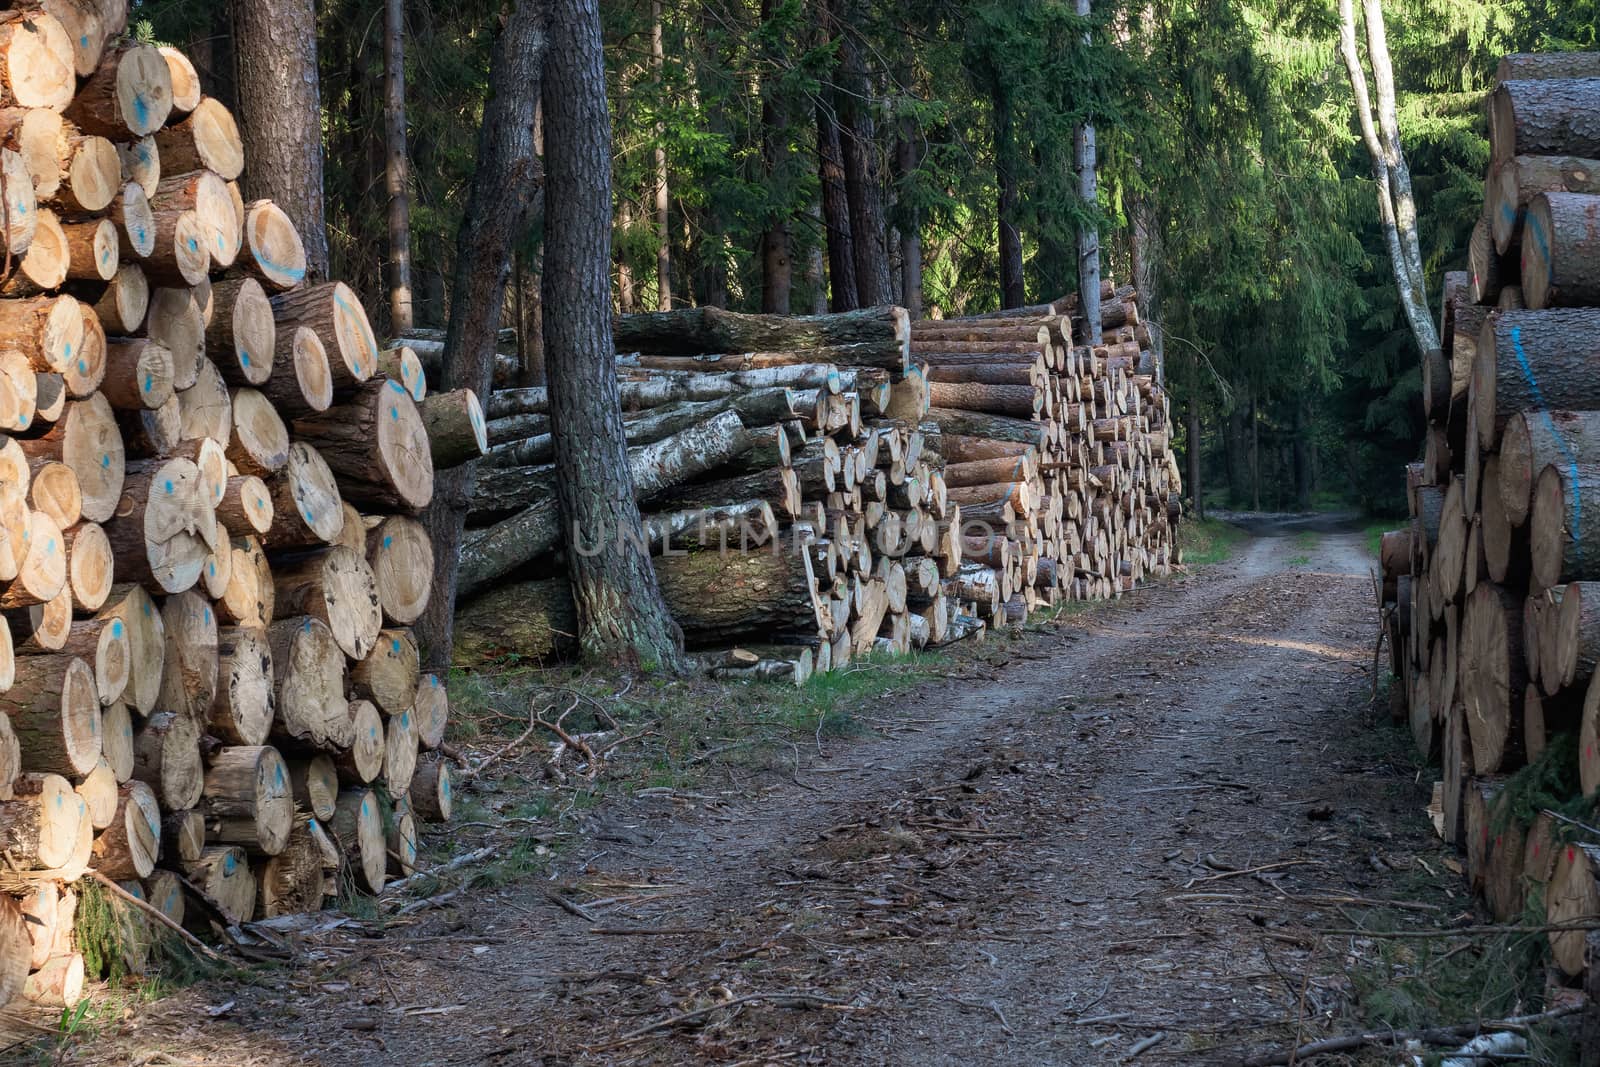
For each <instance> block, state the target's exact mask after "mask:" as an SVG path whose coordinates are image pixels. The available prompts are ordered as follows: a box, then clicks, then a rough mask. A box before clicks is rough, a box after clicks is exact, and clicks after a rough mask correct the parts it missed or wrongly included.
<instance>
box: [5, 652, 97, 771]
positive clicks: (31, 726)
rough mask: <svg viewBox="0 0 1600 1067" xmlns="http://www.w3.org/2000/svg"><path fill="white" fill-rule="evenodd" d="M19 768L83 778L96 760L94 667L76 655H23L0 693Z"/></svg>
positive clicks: (92, 767)
mask: <svg viewBox="0 0 1600 1067" xmlns="http://www.w3.org/2000/svg"><path fill="white" fill-rule="evenodd" d="M0 711H3V712H4V713H5V714H6V716H7V717H8V718H9V719H10V720H11V729H12V731H13V732H14V733H15V734H16V737H17V745H18V747H19V749H20V751H21V753H22V765H23V766H24V767H26V768H28V769H29V770H32V771H46V772H49V773H51V774H65V775H81V774H88V773H89V772H90V771H92V770H93V769H94V765H95V764H96V763H97V762H99V760H100V697H99V694H98V693H97V691H96V689H95V682H94V668H92V667H91V666H90V665H89V664H88V663H86V662H84V661H83V660H81V659H79V658H78V657H76V656H22V657H19V658H18V660H17V662H16V680H15V682H14V683H13V684H12V686H11V688H10V689H9V690H8V691H6V692H5V693H0Z"/></svg>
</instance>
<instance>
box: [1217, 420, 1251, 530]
mask: <svg viewBox="0 0 1600 1067" xmlns="http://www.w3.org/2000/svg"><path fill="white" fill-rule="evenodd" d="M1248 411H1249V408H1248V407H1246V406H1245V404H1244V403H1242V402H1241V403H1236V404H1235V405H1234V406H1233V408H1232V410H1230V411H1229V412H1228V425H1227V431H1226V432H1225V433H1224V434H1223V435H1222V447H1223V449H1224V451H1226V453H1227V460H1228V502H1229V504H1231V505H1234V506H1241V505H1242V504H1243V503H1244V501H1245V500H1246V499H1247V497H1246V490H1247V489H1248V488H1249V484H1250V470H1249V463H1248V460H1249V456H1248V454H1247V451H1246V449H1245V415H1246V413H1247V412H1248Z"/></svg>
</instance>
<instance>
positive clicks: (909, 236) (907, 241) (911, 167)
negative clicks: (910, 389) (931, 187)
mask: <svg viewBox="0 0 1600 1067" xmlns="http://www.w3.org/2000/svg"><path fill="white" fill-rule="evenodd" d="M915 136H916V130H915V128H914V126H913V124H912V121H911V119H910V118H906V117H903V118H901V119H900V135H899V137H898V139H897V140H896V141H895V148H894V160H895V171H896V172H897V174H898V176H899V178H900V182H901V185H902V187H904V186H906V185H907V184H908V183H909V182H910V181H911V178H912V175H914V174H915V173H916V170H917V144H916V141H915V140H914V138H915ZM900 220H901V223H900V229H901V233H900V306H901V307H903V308H905V309H906V311H907V313H908V314H910V316H911V319H912V321H913V322H915V321H916V320H917V319H920V318H922V213H921V212H920V211H918V210H917V207H916V205H915V204H906V203H905V202H904V200H902V201H901V210H900Z"/></svg>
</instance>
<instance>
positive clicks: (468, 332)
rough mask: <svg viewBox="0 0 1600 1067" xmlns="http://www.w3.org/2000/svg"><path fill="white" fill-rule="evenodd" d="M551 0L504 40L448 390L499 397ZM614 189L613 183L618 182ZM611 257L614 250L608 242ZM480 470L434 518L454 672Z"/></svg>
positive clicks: (462, 276)
mask: <svg viewBox="0 0 1600 1067" xmlns="http://www.w3.org/2000/svg"><path fill="white" fill-rule="evenodd" d="M545 6H546V5H545V3H544V0H517V2H516V5H515V6H514V7H513V8H512V9H511V12H510V14H509V15H508V16H507V18H506V20H505V22H504V23H503V24H502V26H501V29H500V33H499V36H498V37H497V39H496V40H495V43H494V49H493V54H492V58H491V59H490V65H489V87H490V91H489V100H488V104H487V105H486V106H485V107H484V111H483V124H482V126H481V127H480V128H479V130H478V162H477V169H476V170H475V171H474V172H473V178H472V186H471V188H470V190H469V191H468V194H467V207H466V213H465V214H464V215H463V217H462V220H461V230H460V233H459V234H458V235H457V238H456V247H457V257H456V275H455V282H454V290H453V293H454V299H453V300H452V301H451V304H450V323H449V326H448V328H447V330H446V332H445V355H444V361H443V362H444V368H443V369H444V375H443V377H444V388H445V390H450V389H461V388H467V389H472V390H474V391H475V392H476V393H477V394H478V395H479V396H482V397H487V396H488V395H489V393H490V386H491V376H492V372H493V370H494V354H495V340H496V337H497V335H498V334H499V332H500V314H501V306H502V304H503V303H504V296H505V288H506V279H507V277H508V275H509V274H510V272H511V249H512V246H513V245H514V244H515V242H516V241H517V239H518V238H519V237H520V236H521V235H522V233H523V230H524V228H525V225H526V222H527V219H528V212H529V210H530V207H531V206H532V203H533V200H534V197H535V194H536V192H537V190H538V178H539V160H538V155H537V153H536V150H535V141H534V117H535V112H536V110H537V104H538V101H539V92H540V86H541V81H542V77H543V73H544V57H545V44H546V30H545ZM608 188H609V183H608ZM607 247H608V250H609V244H608V246H607ZM476 468H477V463H476V462H472V463H464V464H462V465H461V466H459V467H453V468H450V469H449V470H442V471H439V472H437V474H436V475H435V478H434V493H433V503H432V504H431V505H430V506H429V508H428V510H427V512H426V513H425V521H426V523H427V526H428V533H429V534H430V535H431V536H432V538H433V552H434V573H435V574H436V575H437V576H438V578H437V582H438V585H437V587H436V588H435V590H434V593H433V596H432V597H430V598H429V601H428V608H427V611H425V612H424V613H423V615H422V617H421V618H419V619H418V620H417V622H416V634H415V636H416V638H417V643H418V644H419V645H420V646H421V647H422V650H423V657H424V663H425V664H426V665H427V666H428V668H429V669H430V670H435V669H441V668H447V667H449V665H450V646H451V625H452V619H453V617H454V614H455V601H456V562H457V560H458V558H459V557H460V554H461V533H462V530H463V528H464V526H465V523H466V509H467V506H468V504H469V503H470V502H471V496H472V481H473V477H474V475H475V474H476Z"/></svg>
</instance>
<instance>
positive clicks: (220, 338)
mask: <svg viewBox="0 0 1600 1067" xmlns="http://www.w3.org/2000/svg"><path fill="white" fill-rule="evenodd" d="M211 300H212V305H213V306H214V307H215V309H216V310H215V311H214V312H213V314H212V316H211V321H210V322H209V323H208V324H207V325H206V353H207V354H208V355H209V356H210V357H211V359H212V361H213V362H214V363H216V365H217V369H218V370H220V371H221V372H222V377H223V378H224V379H226V380H227V382H228V384H230V385H260V384H261V383H262V382H265V381H266V380H267V379H268V378H270V377H271V376H272V362H273V352H274V351H275V349H276V348H277V343H278V326H277V322H276V321H275V320H274V319H273V317H272V303H271V302H270V301H269V300H268V299H267V294H266V290H264V289H262V288H261V283H260V282H258V281H256V280H255V279H254V278H225V279H223V280H222V281H219V282H216V283H215V284H213V285H212V287H211Z"/></svg>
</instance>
